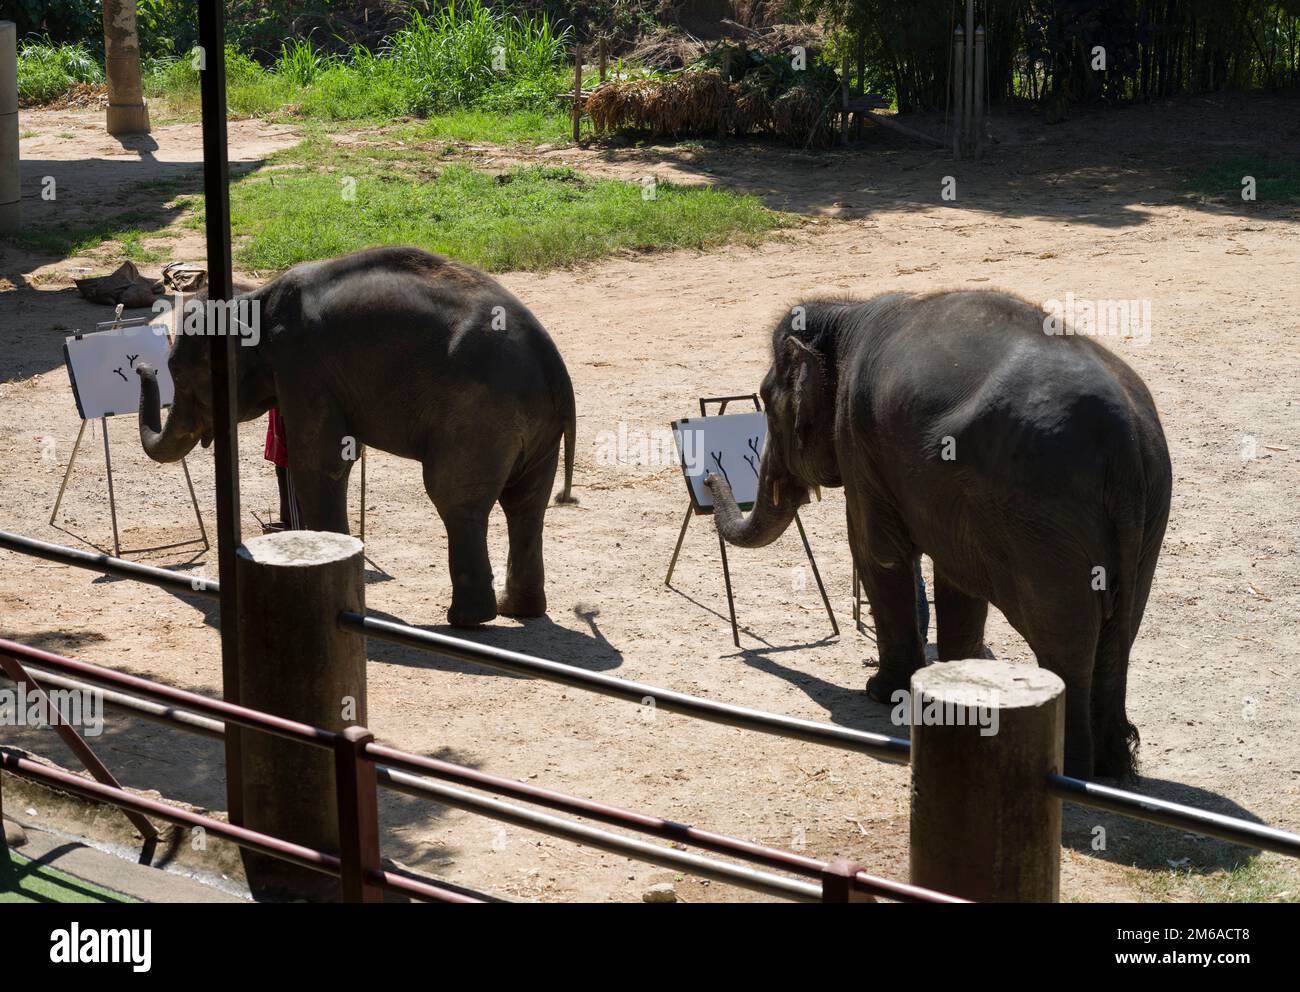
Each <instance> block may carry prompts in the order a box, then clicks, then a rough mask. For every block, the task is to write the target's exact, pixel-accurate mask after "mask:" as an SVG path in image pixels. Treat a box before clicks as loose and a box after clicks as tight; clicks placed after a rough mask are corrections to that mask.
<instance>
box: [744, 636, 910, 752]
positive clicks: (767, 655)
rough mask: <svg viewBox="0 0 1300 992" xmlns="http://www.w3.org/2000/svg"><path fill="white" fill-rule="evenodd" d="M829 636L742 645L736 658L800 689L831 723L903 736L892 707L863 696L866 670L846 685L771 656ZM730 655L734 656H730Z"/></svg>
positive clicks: (813, 645) (814, 644) (827, 640)
mask: <svg viewBox="0 0 1300 992" xmlns="http://www.w3.org/2000/svg"><path fill="white" fill-rule="evenodd" d="M833 640H834V638H832V637H829V636H828V637H823V638H822V639H821V640H818V641H812V642H809V643H807V644H791V645H786V646H782V647H767V648H745V649H742V650H741V651H740V652H739V657H740V659H741V660H742V661H743V662H744V663H745V664H746V665H748V666H750V667H751V668H756V669H758V670H759V671H760V672H763V673H764V674H766V675H773V676H776V677H777V678H781V679H785V681H787V682H789V683H790V684H791V685H793V686H795V687H797V688H799V689H801V690H802V691H803V692H804V693H806V694H807V696H808V698H809V699H811V700H812V701H813V702H814V703H816V704H817V705H818V706H820V707H821V708H822V709H824V710H825V711H826V714H827V717H828V718H829V719H830V721H831V723H834V724H836V725H837V726H840V727H848V728H849V729H851V730H862V731H866V732H868V733H873V734H886V735H888V736H890V737H904V738H905V737H906V736H907V728H906V727H902V728H900V727H898V726H897V725H896V724H894V723H893V722H892V721H891V720H890V713H891V712H892V711H893V708H892V707H889V706H882V705H881V704H880V703H875V702H872V701H871V700H870V699H868V698H867V694H866V686H867V673H866V671H865V669H864V670H863V672H862V680H861V684H860V685H858V686H856V687H853V688H850V687H846V686H842V685H837V684H836V683H834V682H827V681H826V680H825V679H819V678H818V677H817V676H815V675H809V674H808V673H807V672H801V671H799V670H798V669H797V668H790V667H789V666H787V665H783V664H781V663H780V662H778V661H776V660H775V659H773V658H772V657H771V655H775V654H781V653H784V652H786V651H806V650H808V649H809V648H816V647H820V646H822V645H826V644H829V643H831V642H832V641H833ZM730 657H737V656H736V655H731V656H730Z"/></svg>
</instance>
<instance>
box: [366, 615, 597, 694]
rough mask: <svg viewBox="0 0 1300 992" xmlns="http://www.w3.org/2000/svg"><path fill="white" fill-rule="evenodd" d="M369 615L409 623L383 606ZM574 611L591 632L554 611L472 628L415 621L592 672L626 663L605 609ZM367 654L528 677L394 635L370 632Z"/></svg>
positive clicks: (395, 662)
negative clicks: (603, 616)
mask: <svg viewBox="0 0 1300 992" xmlns="http://www.w3.org/2000/svg"><path fill="white" fill-rule="evenodd" d="M366 613H367V615H368V616H371V617H374V618H375V619H376V620H387V621H390V622H392V623H405V621H404V620H402V619H401V618H399V617H394V616H390V615H388V614H385V613H383V612H381V611H379V610H373V609H372V610H367V611H366ZM573 613H574V616H576V617H578V618H579V619H580V620H582V622H583V623H584V624H586V625H587V627H588V628H589V630H590V631H591V633H590V634H586V633H583V632H581V631H577V630H571V629H570V628H568V627H565V626H564V625H562V624H558V623H556V622H555V621H554V620H552V619H551V618H550V617H549V616H540V617H535V618H532V619H529V620H520V621H516V622H515V623H514V624H512V625H511V626H484V627H477V628H474V629H472V630H465V629H463V628H459V627H451V626H448V625H447V624H423V625H419V624H416V625H412V626H414V627H415V629H416V630H427V631H429V632H431V633H435V634H446V635H448V636H451V637H457V638H460V639H462V640H466V641H473V642H475V643H477V644H482V645H484V646H486V647H494V648H504V649H505V650H507V651H516V652H519V653H520V654H531V655H535V656H537V657H540V658H544V659H546V660H547V661H557V662H560V663H562V664H565V665H573V666H574V667H576V668H583V669H586V670H587V671H591V672H607V671H610V670H612V669H615V668H618V667H619V666H620V665H621V664H622V663H623V652H621V651H620V650H618V649H617V648H616V647H614V646H613V645H612V644H610V642H609V641H608V640H607V639H606V638H605V635H604V634H603V633H602V632H601V630H600V627H599V625H598V624H597V623H596V618H597V617H598V616H600V610H598V609H595V608H590V607H589V608H581V607H574V610H573ZM366 654H367V656H368V657H369V658H370V660H371V661H380V662H384V663H386V664H390V665H407V666H410V667H413V668H428V669H432V670H435V671H441V672H457V673H460V674H463V675H481V676H496V677H498V678H527V676H523V675H515V674H513V673H511V672H503V671H500V670H498V669H495V668H489V667H488V666H486V665H477V664H474V663H473V662H465V661H460V660H458V659H456V658H449V657H447V656H446V655H442V654H439V653H438V652H437V651H435V650H431V649H430V650H425V649H419V648H409V647H406V646H405V645H401V644H395V643H393V642H391V641H384V640H380V639H379V638H375V637H370V638H368V639H367V641H366Z"/></svg>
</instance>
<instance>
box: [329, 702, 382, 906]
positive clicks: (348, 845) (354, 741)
mask: <svg viewBox="0 0 1300 992" xmlns="http://www.w3.org/2000/svg"><path fill="white" fill-rule="evenodd" d="M374 739H375V735H374V734H372V733H371V732H370V731H369V730H367V729H366V728H365V727H348V728H347V730H345V731H343V736H342V737H341V738H339V741H338V744H337V745H336V747H335V748H334V761H335V766H334V774H335V781H336V782H337V783H338V797H339V859H340V860H341V861H342V862H343V864H342V866H341V867H342V872H341V874H342V881H343V899H344V901H345V902H383V901H384V890H383V889H381V888H380V887H379V886H378V885H376V884H375V883H374V882H371V881H369V880H368V879H367V878H366V872H367V871H369V870H372V869H377V868H379V782H378V778H377V776H376V774H375V763H374V762H373V761H371V760H370V759H369V758H367V757H366V753H365V752H366V745H367V744H370V743H371V742H372V741H373V740H374Z"/></svg>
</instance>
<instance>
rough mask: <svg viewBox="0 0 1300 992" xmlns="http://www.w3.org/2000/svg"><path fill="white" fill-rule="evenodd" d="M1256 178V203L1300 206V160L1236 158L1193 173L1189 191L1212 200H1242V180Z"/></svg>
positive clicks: (1187, 185) (1186, 182) (1188, 181)
mask: <svg viewBox="0 0 1300 992" xmlns="http://www.w3.org/2000/svg"><path fill="white" fill-rule="evenodd" d="M1246 176H1254V177H1255V202H1257V203H1300V161H1297V160H1295V159H1284V158H1268V157H1256V158H1246V157H1244V156H1234V157H1232V158H1229V159H1224V160H1223V161H1221V162H1216V163H1214V164H1213V165H1209V166H1205V167H1202V168H1200V169H1197V170H1195V171H1194V172H1191V173H1189V174H1188V175H1187V176H1186V178H1185V180H1184V188H1185V189H1186V191H1187V192H1189V193H1193V194H1196V195H1198V196H1204V197H1207V198H1210V199H1228V200H1234V201H1238V202H1240V201H1241V191H1242V185H1241V183H1242V180H1243V179H1244V178H1245V177H1246Z"/></svg>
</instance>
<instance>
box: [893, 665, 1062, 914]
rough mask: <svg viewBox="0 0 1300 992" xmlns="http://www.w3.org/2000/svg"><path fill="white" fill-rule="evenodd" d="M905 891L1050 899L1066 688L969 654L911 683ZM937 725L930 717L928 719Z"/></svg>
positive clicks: (1054, 886)
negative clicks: (1050, 784) (910, 887)
mask: <svg viewBox="0 0 1300 992" xmlns="http://www.w3.org/2000/svg"><path fill="white" fill-rule="evenodd" d="M911 709H912V712H911V714H910V716H911V721H912V818H911V862H912V865H911V877H912V882H913V884H916V885H923V886H926V887H928V888H932V889H938V890H940V891H942V892H949V893H952V894H953V895H958V896H962V897H963V898H966V899H974V900H977V901H980V902H1056V901H1057V899H1058V897H1059V894H1060V888H1059V884H1060V860H1061V803H1060V800H1058V799H1056V798H1054V797H1053V796H1051V795H1049V794H1048V791H1047V775H1048V774H1049V773H1058V774H1059V773H1060V771H1061V766H1062V755H1063V749H1064V740H1065V684H1064V683H1063V682H1062V681H1061V680H1060V678H1058V677H1057V676H1056V675H1053V674H1052V673H1051V672H1049V671H1047V670H1046V669H1043V668H1037V667H1032V666H1029V665H1012V664H1010V663H1008V662H1004V661H989V660H985V659H971V660H967V661H953V662H947V663H944V664H937V665H930V666H929V667H927V668H923V669H921V671H919V672H917V673H916V674H915V675H914V676H912V698H911ZM936 721H937V722H936Z"/></svg>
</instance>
